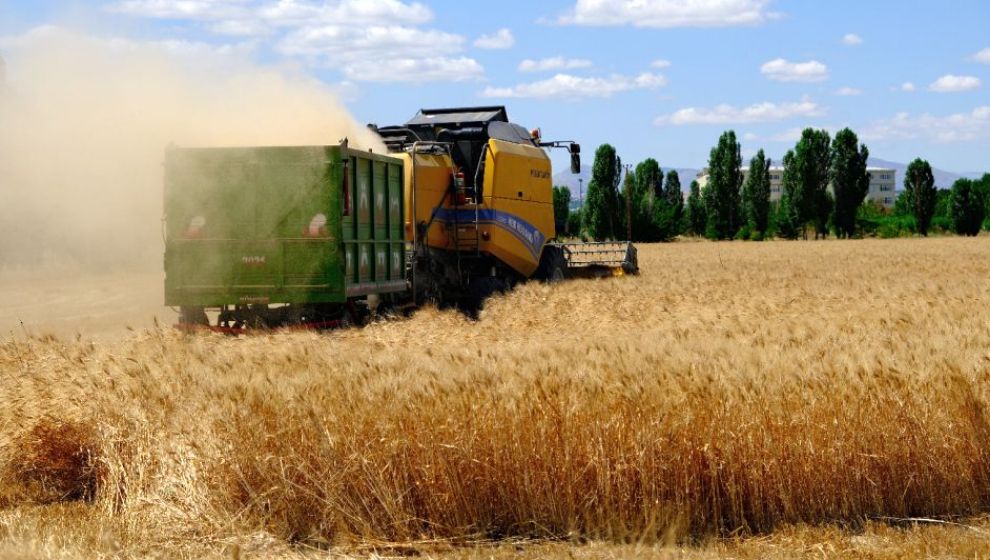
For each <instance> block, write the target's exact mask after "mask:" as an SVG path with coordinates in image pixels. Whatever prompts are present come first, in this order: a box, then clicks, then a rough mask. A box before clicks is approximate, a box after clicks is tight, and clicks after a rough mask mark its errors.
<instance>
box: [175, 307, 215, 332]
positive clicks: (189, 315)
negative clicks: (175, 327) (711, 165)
mask: <svg viewBox="0 0 990 560" xmlns="http://www.w3.org/2000/svg"><path fill="white" fill-rule="evenodd" d="M179 324H180V325H196V326H203V327H205V326H209V324H210V320H209V319H208V318H207V317H206V311H205V310H203V308H202V307H187V306H183V307H181V308H179Z"/></svg>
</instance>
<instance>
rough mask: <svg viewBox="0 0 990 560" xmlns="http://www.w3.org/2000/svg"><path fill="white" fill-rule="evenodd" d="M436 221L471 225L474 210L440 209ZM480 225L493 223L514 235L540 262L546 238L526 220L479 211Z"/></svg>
mask: <svg viewBox="0 0 990 560" xmlns="http://www.w3.org/2000/svg"><path fill="white" fill-rule="evenodd" d="M436 219H437V220H439V221H442V222H447V223H454V222H457V223H461V224H464V223H471V222H472V221H474V210H454V209H453V208H440V209H438V210H437V213H436ZM478 222H479V223H482V222H484V223H492V224H495V225H496V226H498V227H500V228H502V229H504V230H505V231H507V232H509V233H511V234H512V235H514V236H515V237H516V238H517V239H519V241H522V243H523V245H525V246H526V249H528V250H529V252H530V253H531V254H532V255H533V258H535V259H537V260H539V258H540V252H541V251H542V250H543V241H544V240H545V239H546V236H544V235H543V232H541V231H540V230H539V229H537V228H536V227H534V226H533V224H531V223H529V222H527V221H526V220H524V219H522V218H520V217H519V216H516V215H515V214H510V213H508V212H501V211H499V210H495V209H492V208H485V209H479V210H478Z"/></svg>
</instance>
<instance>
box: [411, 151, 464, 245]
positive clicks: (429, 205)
mask: <svg viewBox="0 0 990 560" xmlns="http://www.w3.org/2000/svg"><path fill="white" fill-rule="evenodd" d="M400 157H401V158H402V160H403V162H402V163H403V170H404V171H403V172H404V173H405V185H406V192H405V202H406V205H405V208H406V216H405V224H406V238H407V239H410V240H411V239H412V238H413V227H412V224H413V212H415V216H416V220H415V221H416V222H417V223H423V222H429V221H430V215H431V214H432V213H433V209H434V208H436V207H437V205H438V204H440V202H441V201H442V200H443V198H444V196H445V195H446V194H447V189H448V188H449V186H450V181H451V168H452V166H453V163H452V162H451V160H450V157H448V156H446V155H431V154H417V155H416V156H415V158H416V161H415V164H416V165H415V168H416V176H415V177H413V157H414V156H413V155H412V154H408V153H403V154H400ZM414 187H415V189H416V207H415V208H413V203H412V189H413V188H414ZM426 242H427V244H428V245H430V246H432V247H440V248H446V247H447V235H446V233H445V231H444V230H443V228H440V227H437V225H433V226H431V227H430V229H429V231H428V232H427V240H426Z"/></svg>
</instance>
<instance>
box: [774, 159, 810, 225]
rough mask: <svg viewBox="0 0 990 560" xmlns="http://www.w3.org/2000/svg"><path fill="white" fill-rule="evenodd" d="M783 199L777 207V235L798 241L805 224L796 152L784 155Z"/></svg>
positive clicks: (781, 185)
mask: <svg viewBox="0 0 990 560" xmlns="http://www.w3.org/2000/svg"><path fill="white" fill-rule="evenodd" d="M780 187H781V197H780V204H779V205H778V206H777V234H778V235H780V236H781V237H783V238H785V239H797V238H798V236H800V235H801V234H802V233H803V230H804V224H805V222H804V221H803V219H802V216H801V204H802V198H801V197H802V196H803V190H802V189H801V185H800V183H799V181H798V172H797V168H796V166H795V163H794V151H793V150H787V153H786V154H784V172H783V175H782V176H781V178H780Z"/></svg>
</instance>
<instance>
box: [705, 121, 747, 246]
mask: <svg viewBox="0 0 990 560" xmlns="http://www.w3.org/2000/svg"><path fill="white" fill-rule="evenodd" d="M741 165H742V155H741V153H740V146H739V142H737V141H736V133H735V132H734V131H732V130H728V131H726V132H723V133H722V135H721V136H720V137H719V139H718V145H716V146H715V147H714V148H712V151H711V153H710V154H709V158H708V185H707V186H706V187H705V192H704V196H703V198H704V200H705V210H706V213H707V215H708V224H707V225H706V227H705V235H706V236H708V237H709V238H711V239H732V238H733V237H735V235H736V232H737V231H739V226H740V225H741V223H740V222H741V219H740V213H739V189H740V187H742V172H741V171H740V169H739V168H740V166H741Z"/></svg>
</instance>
